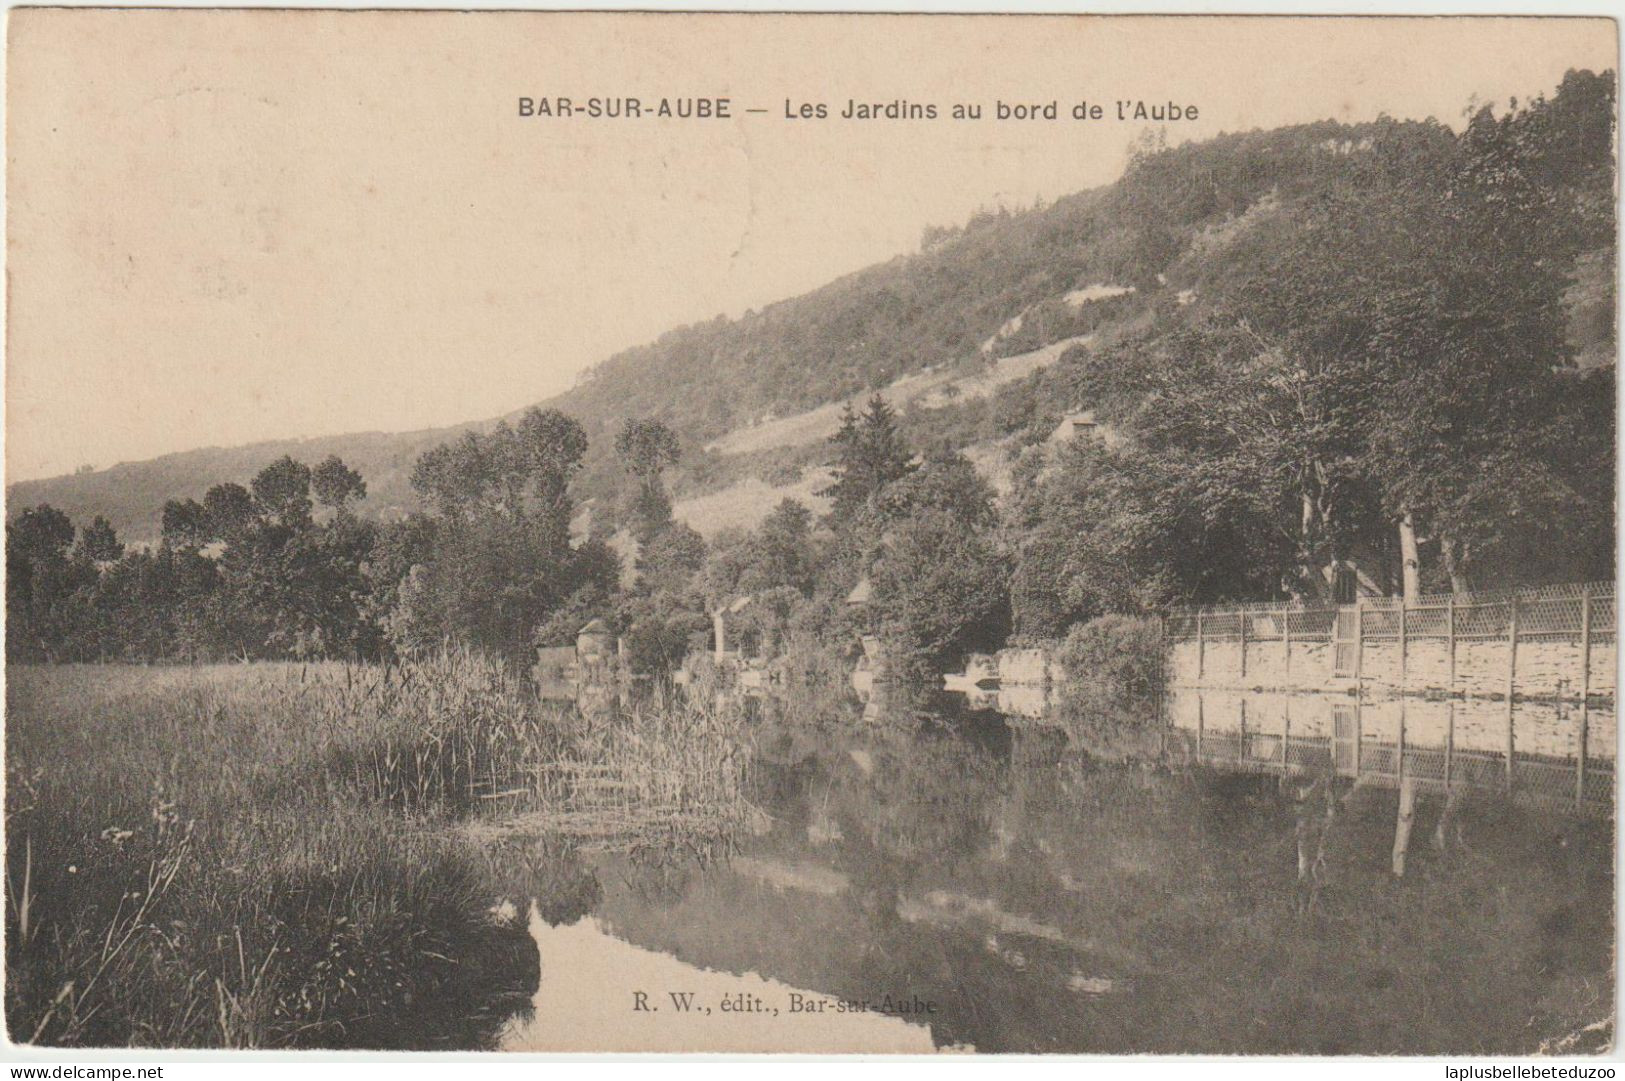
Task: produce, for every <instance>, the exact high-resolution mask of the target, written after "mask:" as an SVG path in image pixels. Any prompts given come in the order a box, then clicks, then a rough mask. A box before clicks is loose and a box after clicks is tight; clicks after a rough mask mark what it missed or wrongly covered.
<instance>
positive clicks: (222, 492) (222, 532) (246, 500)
mask: <svg viewBox="0 0 1625 1081" xmlns="http://www.w3.org/2000/svg"><path fill="white" fill-rule="evenodd" d="M259 513H260V512H259V508H258V507H256V505H255V502H254V497H253V496H252V495H250V494H249V491H248V489H247V488H244V487H243V486H242V485H241V484H229V483H228V484H216V485H215V486H214V487H212V488H210V489H209V490H208V491H207V492H205V493H204V494H203V510H202V519H201V523H202V529H203V531H204V535H205V536H206V537H207V539H208V540H210V541H225V542H230V541H233V540H235V539H237V538H238V537H240V536H241V535H242V534H243V532H244V531H245V530H247V529H249V528H251V527H253V525H254V524H255V519H256V518H257V517H258V515H259Z"/></svg>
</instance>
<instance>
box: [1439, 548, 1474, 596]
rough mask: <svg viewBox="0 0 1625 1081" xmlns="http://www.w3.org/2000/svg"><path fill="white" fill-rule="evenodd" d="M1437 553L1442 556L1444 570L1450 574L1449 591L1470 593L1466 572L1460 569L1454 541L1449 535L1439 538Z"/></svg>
mask: <svg viewBox="0 0 1625 1081" xmlns="http://www.w3.org/2000/svg"><path fill="white" fill-rule="evenodd" d="M1439 554H1440V555H1441V556H1443V557H1444V571H1445V573H1446V574H1448V575H1449V576H1450V591H1451V592H1452V593H1471V592H1472V589H1471V587H1470V584H1469V583H1468V581H1467V572H1466V571H1465V570H1463V569H1462V566H1461V563H1460V562H1459V561H1458V560H1457V558H1456V542H1455V540H1454V539H1452V538H1450V537H1440V538H1439Z"/></svg>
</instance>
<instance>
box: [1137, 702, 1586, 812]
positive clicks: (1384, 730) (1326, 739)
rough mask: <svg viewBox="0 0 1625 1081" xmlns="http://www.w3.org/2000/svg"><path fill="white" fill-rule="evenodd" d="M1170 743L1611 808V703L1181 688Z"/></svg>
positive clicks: (1271, 762) (1270, 761)
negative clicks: (1507, 700) (1240, 691)
mask: <svg viewBox="0 0 1625 1081" xmlns="http://www.w3.org/2000/svg"><path fill="white" fill-rule="evenodd" d="M1166 711H1167V717H1168V720H1169V723H1170V725H1171V727H1172V733H1171V735H1173V736H1175V737H1176V738H1175V739H1174V740H1173V741H1172V742H1171V744H1170V746H1171V747H1173V748H1175V749H1177V752H1178V753H1179V754H1181V755H1183V756H1187V757H1188V758H1189V759H1190V760H1192V761H1200V762H1202V763H1205V764H1209V765H1217V766H1221V767H1224V768H1229V769H1245V770H1256V771H1260V772H1276V773H1283V774H1290V773H1302V772H1305V771H1316V770H1321V771H1331V772H1334V773H1336V774H1338V775H1341V776H1346V777H1351V778H1358V779H1360V780H1361V781H1364V782H1367V783H1375V784H1380V785H1384V786H1388V787H1397V786H1399V785H1400V784H1401V782H1402V781H1410V782H1412V783H1413V784H1414V785H1416V786H1417V787H1418V788H1419V789H1420V790H1421V791H1424V792H1447V791H1452V790H1455V789H1462V788H1468V789H1481V790H1495V791H1500V792H1509V793H1511V795H1512V796H1513V797H1514V798H1515V799H1517V800H1519V801H1523V802H1529V803H1537V804H1541V805H1544V806H1551V807H1565V806H1566V807H1572V808H1574V809H1576V810H1579V811H1581V812H1584V813H1593V814H1601V815H1609V814H1611V812H1612V810H1613V789H1614V740H1615V728H1614V723H1615V722H1614V710H1613V707H1612V705H1604V706H1598V705H1589V706H1586V707H1581V706H1579V705H1576V704H1573V703H1549V702H1521V701H1520V702H1517V703H1515V704H1512V705H1509V704H1508V703H1507V702H1505V701H1490V700H1484V699H1467V700H1460V699H1440V700H1430V699H1425V698H1399V697H1388V698H1379V699H1375V700H1373V699H1370V698H1366V699H1358V698H1354V697H1349V696H1343V695H1325V694H1265V693H1233V692H1223V691H1207V690H1204V691H1195V690H1187V689H1177V688H1176V689H1174V690H1173V691H1171V692H1170V694H1169V696H1168V700H1167V703H1166Z"/></svg>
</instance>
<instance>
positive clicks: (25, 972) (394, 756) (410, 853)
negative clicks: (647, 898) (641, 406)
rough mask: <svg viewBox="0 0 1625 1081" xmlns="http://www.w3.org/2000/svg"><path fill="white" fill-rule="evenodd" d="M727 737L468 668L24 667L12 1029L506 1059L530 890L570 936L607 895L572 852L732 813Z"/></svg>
mask: <svg viewBox="0 0 1625 1081" xmlns="http://www.w3.org/2000/svg"><path fill="white" fill-rule="evenodd" d="M727 727H728V726H727V725H726V723H725V722H722V721H717V722H716V723H714V724H711V725H710V726H709V727H707V726H705V725H700V726H697V727H695V726H685V727H683V728H682V729H681V733H680V736H679V735H677V734H676V733H675V731H674V730H675V729H676V726H674V725H672V724H671V723H670V720H669V715H667V714H664V713H660V714H656V713H652V712H651V713H634V714H633V715H632V716H631V717H630V718H626V719H623V720H622V721H621V722H618V723H616V724H614V725H594V724H591V723H589V722H587V721H584V720H583V719H582V718H581V717H579V716H578V715H575V714H574V713H566V712H565V711H563V710H561V709H557V708H549V707H547V706H545V705H543V704H541V703H538V702H537V701H536V700H535V698H534V696H532V695H530V694H528V693H527V692H526V691H525V690H524V689H523V688H521V687H520V686H518V685H516V684H514V683H513V682H512V681H510V680H509V678H508V677H507V676H506V675H505V674H504V672H503V671H502V670H501V669H500V668H499V667H498V666H496V665H493V664H490V663H487V662H485V661H483V660H481V659H480V658H477V657H473V656H467V655H462V656H453V657H444V658H438V659H434V660H429V661H425V662H422V663H416V664H412V665H408V666H406V667H395V668H392V669H390V670H387V671H386V670H384V669H380V668H355V667H345V666H341V665H312V666H308V667H306V666H298V665H238V666H218V667H210V668H178V667H177V668H133V667H94V666H85V667H57V668H17V667H13V668H11V669H10V670H9V671H8V678H7V754H6V776H7V792H6V837H7V853H6V855H7V859H6V901H7V905H6V918H7V942H6V945H7V970H8V977H7V986H6V1023H7V1028H8V1031H9V1033H10V1035H11V1038H12V1039H14V1040H17V1041H20V1042H25V1043H37V1044H49V1045H80V1046H95V1045H105V1046H126V1045H137V1046H166V1047H167V1046H228V1047H290V1046H291V1047H311V1046H321V1047H400V1048H458V1047H479V1046H484V1045H486V1044H487V1043H489V1041H490V1040H491V1039H493V1038H494V1036H495V1033H496V1030H497V1028H498V1027H499V1026H500V1024H501V1023H502V1022H503V1020H505V1019H506V1018H507V1017H508V1016H510V1015H511V1014H513V1013H514V1012H515V1011H516V1010H521V1009H523V1008H524V1007H525V1005H526V1003H527V1002H528V998H529V994H530V993H531V991H533V990H534V988H535V986H536V977H537V973H536V955H535V951H534V946H533V944H532V942H531V940H530V939H529V937H528V936H527V934H526V931H525V928H524V925H523V921H524V914H525V910H526V908H527V907H528V901H529V900H530V899H536V900H537V901H538V902H539V904H540V905H541V908H542V911H543V913H544V915H547V916H548V917H549V918H550V919H554V920H564V919H573V918H575V917H576V916H579V915H580V914H581V913H582V911H584V910H585V908H586V907H587V906H588V905H590V904H591V903H592V900H593V898H594V896H595V894H594V889H593V887H594V883H592V882H591V881H590V876H588V875H587V874H586V873H585V872H583V871H582V869H581V866H580V864H579V861H577V860H576V858H575V853H574V845H575V842H574V841H572V840H571V835H572V834H583V833H593V834H594V835H595V837H596V839H597V840H598V841H599V842H600V843H605V842H607V841H608V840H610V839H611V838H612V836H613V835H614V834H615V832H616V830H621V831H623V832H625V831H630V832H631V833H633V834H636V832H637V830H638V829H639V827H640V821H639V820H638V818H637V814H638V809H639V808H640V807H645V808H654V809H655V810H656V811H657V812H658V811H659V810H660V809H661V808H666V809H669V808H670V807H672V806H681V807H684V808H688V809H689V810H690V811H691V812H692V813H691V814H690V819H691V820H692V819H694V818H696V817H699V816H701V811H702V810H703V809H704V808H706V807H712V808H714V807H716V806H718V801H717V798H716V797H717V795H718V793H722V794H723V795H726V794H727V793H728V792H729V791H736V790H737V777H738V771H739V768H740V767H739V764H738V763H737V761H735V760H734V744H733V743H731V742H728V741H726V740H724V739H719V738H716V737H720V736H726V735H727ZM651 749H652V750H651ZM685 771H686V772H685ZM604 791H614V792H615V793H617V795H616V799H615V801H614V810H615V813H616V814H617V815H618V816H619V817H618V818H616V819H614V820H613V821H609V820H606V817H605V815H606V809H605V804H604V800H603V799H602V798H599V797H600V795H601V793H602V792H604ZM726 802H727V801H726V800H723V801H722V803H723V804H726ZM651 813H652V812H651ZM498 814H500V815H504V816H508V815H514V814H526V815H532V816H540V817H542V818H544V819H546V821H547V822H548V823H549V824H550V825H551V827H553V829H554V830H555V832H556V834H557V838H562V840H558V839H557V838H556V839H555V840H553V841H549V842H547V843H545V844H542V843H538V842H536V840H535V838H534V837H532V838H530V839H529V840H528V841H520V842H516V841H515V840H514V839H513V838H511V837H509V838H507V839H506V841H505V842H501V843H499V842H498V841H496V840H493V839H491V838H483V839H482V838H480V837H478V836H477V831H472V830H470V829H468V828H467V825H468V823H469V822H470V821H471V820H474V819H478V818H480V817H482V816H483V817H486V818H490V817H492V816H493V815H498ZM715 822H716V816H712V824H715ZM504 899H506V900H512V901H513V902H514V905H513V906H508V907H506V908H505V909H504V911H506V912H507V913H508V915H507V916H505V917H499V916H496V915H494V914H493V912H494V911H495V910H494V908H493V906H494V905H495V904H496V903H497V902H499V901H501V900H504Z"/></svg>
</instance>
